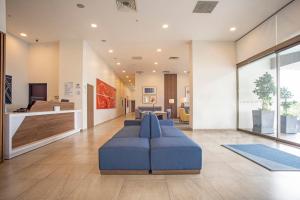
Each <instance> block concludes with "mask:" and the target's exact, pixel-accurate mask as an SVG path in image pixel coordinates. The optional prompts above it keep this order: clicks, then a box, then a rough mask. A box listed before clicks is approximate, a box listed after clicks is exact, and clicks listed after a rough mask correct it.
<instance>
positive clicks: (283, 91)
mask: <svg viewBox="0 0 300 200" xmlns="http://www.w3.org/2000/svg"><path fill="white" fill-rule="evenodd" d="M293 96H294V95H293V94H292V92H291V91H289V90H288V89H287V88H286V87H283V88H280V98H281V99H282V100H283V101H281V106H282V109H283V115H284V116H288V115H291V113H289V112H288V111H289V109H290V108H291V107H292V106H293V105H295V104H297V101H291V100H290V99H291V98H293Z"/></svg>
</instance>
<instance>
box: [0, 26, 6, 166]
mask: <svg viewBox="0 0 300 200" xmlns="http://www.w3.org/2000/svg"><path fill="white" fill-rule="evenodd" d="M4 77H5V34H4V33H2V32H0V162H3V159H4V156H3V146H4V145H3V119H4V116H3V113H4V90H5V82H4Z"/></svg>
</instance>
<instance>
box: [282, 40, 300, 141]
mask: <svg viewBox="0 0 300 200" xmlns="http://www.w3.org/2000/svg"><path fill="white" fill-rule="evenodd" d="M278 69H279V71H278V72H279V77H280V78H279V85H280V98H279V99H280V100H279V108H280V111H279V117H278V118H279V120H278V121H279V126H278V127H279V128H280V130H279V131H278V132H279V138H280V139H283V140H287V141H290V142H294V143H298V144H300V45H297V46H294V47H291V48H289V49H287V50H284V51H282V52H280V53H278Z"/></svg>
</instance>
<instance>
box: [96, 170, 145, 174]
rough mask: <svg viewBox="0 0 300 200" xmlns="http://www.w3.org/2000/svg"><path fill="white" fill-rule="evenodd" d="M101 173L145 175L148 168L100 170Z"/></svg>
mask: <svg viewBox="0 0 300 200" xmlns="http://www.w3.org/2000/svg"><path fill="white" fill-rule="evenodd" d="M100 173H101V174H102V175H146V174H149V170H100Z"/></svg>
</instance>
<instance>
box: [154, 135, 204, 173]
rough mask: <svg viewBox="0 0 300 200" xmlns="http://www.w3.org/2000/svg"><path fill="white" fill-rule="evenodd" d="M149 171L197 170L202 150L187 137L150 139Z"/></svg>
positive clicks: (200, 163)
mask: <svg viewBox="0 0 300 200" xmlns="http://www.w3.org/2000/svg"><path fill="white" fill-rule="evenodd" d="M150 143H151V144H150V145H151V149H150V152H151V162H150V163H151V170H199V169H201V167H202V150H201V148H200V146H199V145H198V144H196V143H195V142H193V141H192V140H190V139H189V138H188V137H160V138H153V139H151V142H150Z"/></svg>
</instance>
